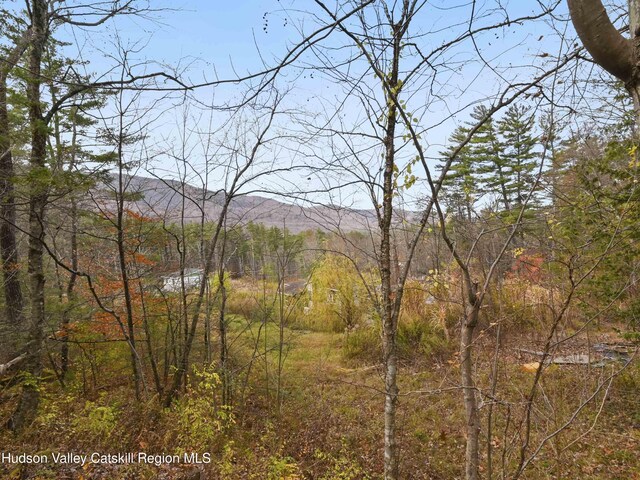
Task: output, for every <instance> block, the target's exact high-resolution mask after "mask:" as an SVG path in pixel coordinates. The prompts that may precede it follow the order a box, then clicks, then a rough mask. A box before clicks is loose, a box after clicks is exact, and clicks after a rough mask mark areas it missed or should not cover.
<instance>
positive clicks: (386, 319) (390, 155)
mask: <svg viewBox="0 0 640 480" xmlns="http://www.w3.org/2000/svg"><path fill="white" fill-rule="evenodd" d="M399 28H400V27H399V26H395V25H394V38H393V61H392V65H391V71H390V72H389V80H388V87H389V90H390V91H391V92H394V93H393V95H395V96H396V97H397V94H398V93H399V89H400V87H399V85H398V74H399V62H400V41H401V37H402V36H401V35H400V34H399ZM385 94H386V96H387V105H388V112H387V125H386V129H385V135H384V147H385V154H384V155H385V158H384V174H383V175H384V176H383V199H382V219H381V222H380V232H381V242H380V280H381V287H382V346H383V362H384V367H385V380H384V391H385V399H384V478H385V479H386V480H396V479H397V478H398V472H399V462H398V446H397V440H396V411H397V409H398V384H397V376H398V348H397V344H396V334H397V331H398V312H397V311H396V309H395V308H394V307H395V295H396V291H395V290H396V289H395V285H393V283H392V278H391V268H392V266H391V263H392V262H391V253H392V252H391V223H392V218H393V192H394V185H393V175H394V167H395V135H396V125H397V120H398V112H397V108H396V101H395V99H393V98H390V95H391V94H389V93H387V92H385Z"/></svg>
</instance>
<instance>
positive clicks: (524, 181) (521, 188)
mask: <svg viewBox="0 0 640 480" xmlns="http://www.w3.org/2000/svg"><path fill="white" fill-rule="evenodd" d="M534 121H535V120H534V117H533V115H531V114H529V108H527V107H525V106H520V105H512V106H511V107H510V108H509V109H508V110H507V112H506V114H505V116H504V117H503V118H502V119H500V120H499V121H498V122H497V128H498V133H499V134H500V137H501V142H502V146H501V154H500V157H501V159H502V164H503V165H504V166H505V167H506V170H507V171H508V175H509V177H510V178H509V180H508V182H507V185H506V190H507V194H508V196H509V197H510V198H511V199H512V206H513V207H515V208H518V209H519V208H520V207H521V206H522V204H523V203H524V202H525V200H526V199H527V195H528V194H529V192H530V190H531V189H532V188H533V186H534V184H535V177H536V175H535V171H536V169H537V168H538V162H537V159H538V157H539V155H538V153H537V152H536V151H535V146H536V143H537V138H536V137H535V136H534V135H533V128H534Z"/></svg>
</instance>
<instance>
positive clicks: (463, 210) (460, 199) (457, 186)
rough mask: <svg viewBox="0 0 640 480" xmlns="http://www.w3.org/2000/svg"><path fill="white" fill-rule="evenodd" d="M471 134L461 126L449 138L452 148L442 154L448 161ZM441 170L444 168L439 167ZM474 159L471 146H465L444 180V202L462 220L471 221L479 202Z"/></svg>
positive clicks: (466, 128)
mask: <svg viewBox="0 0 640 480" xmlns="http://www.w3.org/2000/svg"><path fill="white" fill-rule="evenodd" d="M468 134H469V128H468V127H466V126H460V127H458V128H456V130H455V131H454V132H453V134H452V135H451V137H449V144H450V147H449V148H448V149H447V150H446V151H445V152H443V153H442V155H443V157H444V159H443V162H444V161H446V160H447V159H448V158H449V157H450V156H451V154H452V153H453V151H454V150H455V149H456V148H457V147H458V146H459V145H460V144H461V143H462V142H463V141H464V139H465V138H466V137H467V135H468ZM438 169H439V170H441V169H442V166H439V167H438ZM476 181H477V178H476V177H475V171H474V165H473V157H472V156H471V155H470V148H469V146H465V147H463V148H462V150H460V152H458V154H457V155H456V156H455V158H454V159H453V161H452V163H451V167H450V168H449V171H448V172H447V175H446V176H445V178H444V183H443V188H444V192H445V195H444V201H445V203H446V204H447V207H448V208H449V209H450V210H453V211H454V212H456V214H457V215H458V216H459V217H461V218H466V219H467V220H471V213H472V211H473V206H474V204H475V203H476V202H477V200H478V191H477V188H476Z"/></svg>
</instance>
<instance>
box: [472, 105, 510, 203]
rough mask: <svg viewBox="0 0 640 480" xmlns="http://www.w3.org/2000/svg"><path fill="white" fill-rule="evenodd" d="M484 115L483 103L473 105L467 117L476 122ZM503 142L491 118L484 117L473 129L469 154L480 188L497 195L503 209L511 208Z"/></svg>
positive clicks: (484, 191)
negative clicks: (476, 127)
mask: <svg viewBox="0 0 640 480" xmlns="http://www.w3.org/2000/svg"><path fill="white" fill-rule="evenodd" d="M486 115H487V107H486V106H484V105H479V106H477V107H475V108H474V110H473V113H472V114H471V118H472V119H473V120H474V121H475V122H478V121H480V120H481V119H483V118H485V117H486ZM504 150H505V149H504V143H503V142H501V139H500V132H499V131H498V128H497V125H496V123H495V122H494V121H493V119H491V118H490V119H489V120H487V121H486V122H485V123H484V124H483V125H482V127H480V129H479V130H478V131H477V132H476V134H475V135H474V137H473V138H472V139H471V142H470V154H471V156H472V157H473V163H474V165H475V170H476V172H477V174H478V182H479V185H480V187H479V188H480V191H481V192H482V193H487V194H490V195H493V196H496V197H497V198H498V201H499V203H501V204H502V206H503V208H504V210H506V211H509V210H511V205H512V200H513V199H512V191H511V190H512V189H511V185H510V184H511V176H512V166H511V164H510V161H509V158H508V157H507V155H505V151H504Z"/></svg>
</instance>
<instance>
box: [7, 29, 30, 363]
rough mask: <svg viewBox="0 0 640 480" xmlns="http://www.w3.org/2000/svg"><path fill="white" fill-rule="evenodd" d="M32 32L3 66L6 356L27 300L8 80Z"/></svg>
mask: <svg viewBox="0 0 640 480" xmlns="http://www.w3.org/2000/svg"><path fill="white" fill-rule="evenodd" d="M27 39H28V32H27V33H25V36H24V37H23V38H22V39H20V41H19V42H18V44H16V46H15V47H14V48H13V50H12V51H11V52H10V54H9V55H8V56H7V58H3V59H2V65H0V256H1V257H2V273H3V286H4V297H5V319H6V323H7V325H6V329H7V338H6V341H5V342H4V344H5V345H6V347H5V348H6V350H5V352H6V353H7V354H8V356H9V357H10V356H11V355H13V354H14V353H16V350H17V346H18V344H19V338H18V337H19V334H20V333H21V332H20V329H21V328H22V327H23V326H24V315H23V308H24V300H23V297H22V285H21V283H20V261H19V257H18V245H17V242H16V229H15V223H16V205H15V194H14V187H13V175H14V170H13V157H12V154H11V138H10V134H11V132H10V128H9V115H8V109H7V77H8V76H9V73H10V71H11V69H12V68H13V67H14V66H15V64H16V63H17V62H18V60H19V59H20V57H21V56H22V54H23V53H24V51H25V49H26V47H27V44H28V42H27Z"/></svg>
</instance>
